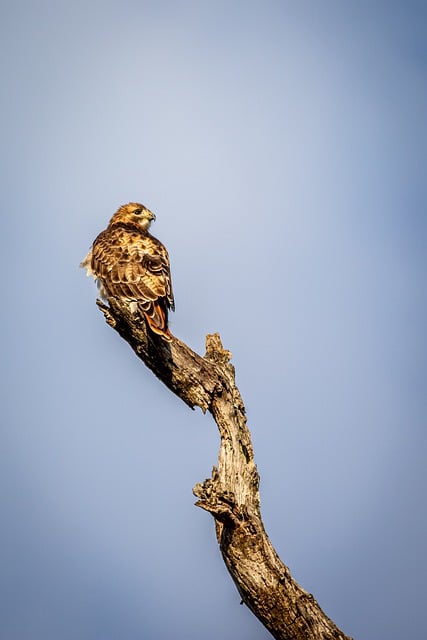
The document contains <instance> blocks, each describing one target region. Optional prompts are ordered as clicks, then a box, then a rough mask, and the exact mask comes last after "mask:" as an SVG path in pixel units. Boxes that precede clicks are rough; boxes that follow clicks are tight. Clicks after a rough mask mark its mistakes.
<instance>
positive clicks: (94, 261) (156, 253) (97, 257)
mask: <svg viewBox="0 0 427 640" xmlns="http://www.w3.org/2000/svg"><path fill="white" fill-rule="evenodd" d="M155 219H156V216H155V215H154V213H151V211H149V210H148V209H147V208H146V207H144V205H142V204H138V203H137V202H129V204H124V205H123V206H122V207H120V208H119V209H118V210H117V211H116V213H115V214H114V215H113V217H112V218H111V220H110V222H109V224H108V227H107V228H106V229H105V231H101V233H100V234H99V236H98V237H97V238H96V240H95V242H94V243H93V246H92V249H91V250H90V251H89V253H88V254H87V256H86V258H85V259H84V260H83V262H82V263H81V265H80V266H81V267H84V268H86V271H87V275H88V276H90V275H91V276H93V277H94V278H95V280H96V281H97V283H98V287H99V294H100V296H101V297H102V298H103V299H105V300H106V301H107V302H108V298H110V297H113V298H119V299H120V300H122V301H124V302H126V303H128V305H129V308H130V310H131V311H132V313H138V312H139V313H140V314H141V315H142V316H143V317H145V319H146V321H147V323H148V326H149V327H150V329H151V331H153V332H154V333H157V334H158V335H160V336H162V337H163V338H164V339H165V340H168V341H170V340H171V335H172V334H171V332H170V331H169V328H168V310H169V309H172V310H174V309H175V304H174V299H173V293H172V282H171V275H170V267H169V256H168V252H167V251H166V249H165V247H164V246H163V245H162V243H161V242H160V241H159V240H157V238H154V237H153V236H152V235H151V234H150V233H149V232H148V229H149V228H150V225H151V222H152V220H155Z"/></svg>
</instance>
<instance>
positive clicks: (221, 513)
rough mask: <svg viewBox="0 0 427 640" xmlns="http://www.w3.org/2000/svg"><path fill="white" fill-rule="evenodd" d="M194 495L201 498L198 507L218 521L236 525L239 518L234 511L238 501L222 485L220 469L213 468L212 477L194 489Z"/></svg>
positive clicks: (197, 503)
mask: <svg viewBox="0 0 427 640" xmlns="http://www.w3.org/2000/svg"><path fill="white" fill-rule="evenodd" d="M193 494H194V495H195V496H196V498H199V500H197V502H196V506H197V507H200V508H201V509H204V510H205V511H209V513H211V514H212V515H213V516H214V518H215V519H216V520H219V521H220V522H224V523H225V522H226V523H234V524H236V522H237V520H238V518H237V517H236V515H235V513H234V511H235V507H236V500H235V496H234V493H233V492H231V491H225V490H224V489H223V488H222V487H221V485H220V483H219V476H218V469H217V468H216V467H213V469H212V477H211V478H207V479H206V480H205V481H204V482H203V483H202V484H201V483H200V482H198V483H197V484H196V486H195V487H194V488H193Z"/></svg>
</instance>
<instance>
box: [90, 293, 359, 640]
mask: <svg viewBox="0 0 427 640" xmlns="http://www.w3.org/2000/svg"><path fill="white" fill-rule="evenodd" d="M109 303H110V306H109V307H107V306H106V305H104V304H103V303H102V302H100V301H99V300H98V301H97V304H98V306H99V307H100V309H101V310H102V312H103V313H104V315H105V318H106V321H107V323H108V324H109V325H110V326H112V327H113V328H114V329H115V330H116V331H117V332H118V333H119V334H120V335H121V337H122V338H123V339H124V340H126V342H128V344H129V345H130V346H131V347H132V349H133V350H134V351H135V353H136V354H137V355H138V357H139V358H141V360H142V361H143V362H144V363H145V364H146V366H147V367H149V369H151V371H152V372H153V373H154V374H155V375H156V376H157V377H158V378H159V379H160V380H161V381H162V382H163V383H164V384H165V385H166V386H167V387H168V388H169V389H170V390H171V391H173V392H174V393H175V394H176V395H177V396H178V397H179V398H181V400H183V401H184V402H185V403H186V404H187V405H188V406H190V407H191V408H194V407H195V406H198V407H200V408H201V409H202V411H203V412H204V413H205V412H206V411H209V412H210V413H211V414H212V416H213V418H214V420H215V422H216V424H217V426H218V430H219V433H220V437H221V444H220V450H219V456H218V466H217V467H214V468H213V471H212V476H211V477H210V478H208V479H207V480H205V481H204V482H202V483H198V484H196V486H195V487H194V489H193V493H194V495H195V496H196V497H197V498H198V500H197V502H196V505H197V506H199V507H201V508H202V509H205V510H206V511H208V512H209V513H211V514H212V516H213V517H214V520H215V527H216V535H217V539H218V543H219V546H220V549H221V553H222V557H223V559H224V562H225V564H226V566H227V569H228V571H229V573H230V575H231V577H232V578H233V580H234V583H235V585H236V587H237V589H238V591H239V593H240V596H241V598H242V602H244V603H245V604H246V605H247V606H248V607H249V608H250V610H251V611H252V612H253V613H254V615H255V616H256V617H257V618H258V619H259V620H260V621H261V622H262V623H263V624H264V626H265V627H266V628H267V629H268V630H269V631H270V632H271V634H272V636H273V637H274V638H277V639H278V640H332V639H334V640H351V639H350V638H349V636H346V635H345V634H344V633H343V632H342V631H340V630H339V629H338V627H337V626H336V625H335V624H334V622H333V621H332V620H331V619H330V618H328V616H327V615H326V614H325V613H324V612H323V611H322V609H321V608H320V606H319V605H318V603H317V602H316V600H315V599H314V597H313V596H312V595H311V594H310V593H308V592H307V591H305V590H304V589H303V588H302V587H301V586H300V585H299V584H298V583H297V582H296V581H295V580H294V579H293V578H292V576H291V574H290V571H289V569H288V568H287V567H286V566H285V565H284V564H283V563H282V561H281V560H280V558H279V556H278V555H277V553H276V552H275V550H274V548H273V546H272V544H271V542H270V540H269V538H268V536H267V534H266V532H265V530H264V526H263V523H262V519H261V512H260V498H259V491H258V487H259V476H258V471H257V468H256V465H255V461H254V453H253V449H252V442H251V436H250V432H249V429H248V427H247V424H246V415H245V407H244V404H243V401H242V398H241V396H240V393H239V390H238V388H237V387H236V383H235V376H234V367H233V365H232V364H231V363H230V358H231V353H230V352H229V351H227V350H225V349H224V348H223V346H222V344H221V340H220V337H219V335H218V334H213V335H208V336H207V337H206V355H205V356H204V357H203V358H202V357H201V356H199V355H198V354H197V353H195V352H194V351H192V350H191V349H190V348H189V347H188V346H187V345H185V344H184V343H183V342H181V341H180V340H178V338H175V336H173V338H172V341H171V342H166V341H164V340H163V339H162V338H161V337H159V336H156V335H155V334H153V333H151V332H150V331H149V330H147V328H146V326H145V323H144V322H141V320H140V319H138V318H135V316H133V315H132V314H131V313H130V312H129V310H128V309H127V308H126V307H125V306H124V305H122V304H121V303H120V301H119V300H116V299H114V298H112V299H110V301H109Z"/></svg>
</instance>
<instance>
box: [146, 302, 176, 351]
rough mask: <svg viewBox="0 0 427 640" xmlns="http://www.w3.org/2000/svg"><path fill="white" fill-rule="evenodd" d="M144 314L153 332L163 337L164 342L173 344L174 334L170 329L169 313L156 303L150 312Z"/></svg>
mask: <svg viewBox="0 0 427 640" xmlns="http://www.w3.org/2000/svg"><path fill="white" fill-rule="evenodd" d="M143 313H144V316H145V319H146V320H147V322H148V326H149V327H150V329H151V331H152V332H153V333H156V334H157V335H158V336H162V338H163V340H166V341H167V342H171V340H172V334H171V332H170V330H169V327H168V316H167V311H166V310H165V309H163V308H162V307H161V306H160V305H159V304H158V303H156V302H155V303H154V304H153V305H152V307H151V308H150V310H149V311H145V310H144V311H143Z"/></svg>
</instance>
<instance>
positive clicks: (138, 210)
mask: <svg viewBox="0 0 427 640" xmlns="http://www.w3.org/2000/svg"><path fill="white" fill-rule="evenodd" d="M141 213H142V209H141V208H139V209H134V214H135V215H136V216H140V215H141Z"/></svg>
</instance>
